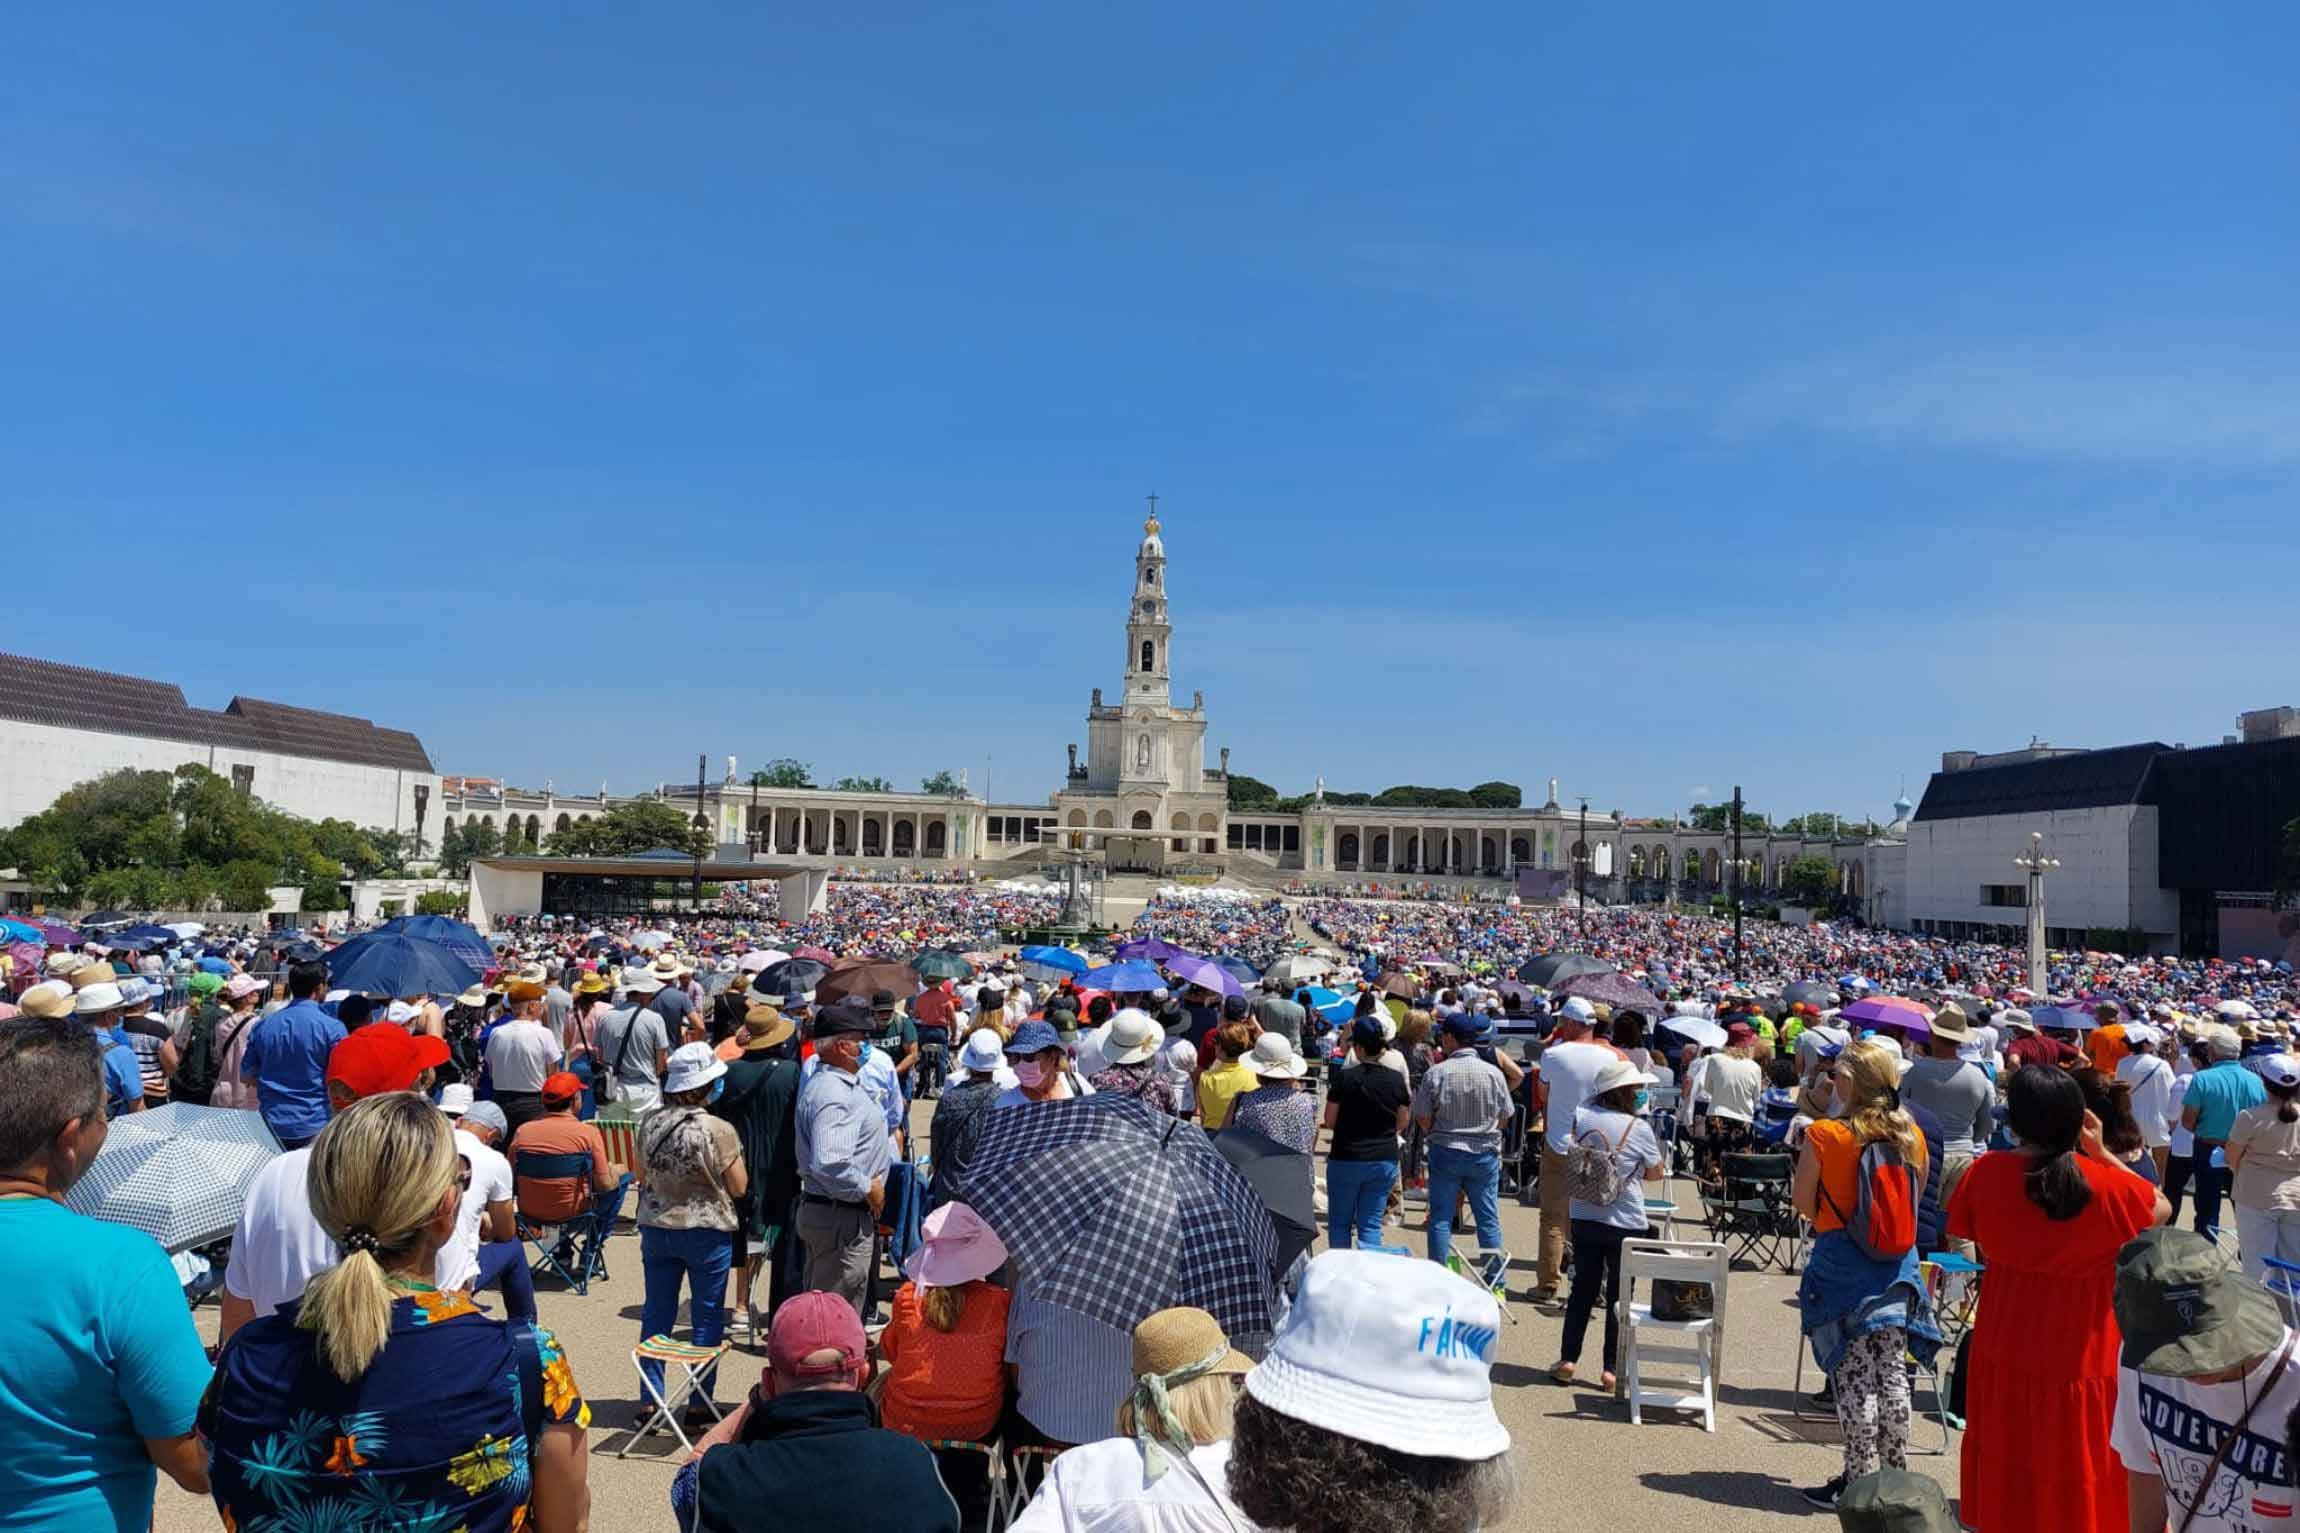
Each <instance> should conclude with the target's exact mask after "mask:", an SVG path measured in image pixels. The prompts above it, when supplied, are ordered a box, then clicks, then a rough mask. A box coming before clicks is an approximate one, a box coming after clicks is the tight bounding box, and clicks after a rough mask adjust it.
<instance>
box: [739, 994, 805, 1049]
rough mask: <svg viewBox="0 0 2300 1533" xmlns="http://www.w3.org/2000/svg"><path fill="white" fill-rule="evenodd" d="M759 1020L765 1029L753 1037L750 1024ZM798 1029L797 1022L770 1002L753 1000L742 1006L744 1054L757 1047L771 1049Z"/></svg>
mask: <svg viewBox="0 0 2300 1533" xmlns="http://www.w3.org/2000/svg"><path fill="white" fill-rule="evenodd" d="M759 1022H764V1023H765V1024H767V1030H766V1031H765V1032H763V1033H760V1034H758V1035H757V1036H756V1037H753V1036H752V1035H751V1032H750V1028H751V1025H752V1024H754V1023H759ZM798 1030H799V1029H798V1024H796V1023H794V1022H793V1021H791V1019H790V1018H789V1017H786V1016H784V1015H783V1014H782V1013H781V1012H780V1011H778V1010H777V1009H776V1008H775V1006H774V1005H773V1004H772V1003H771V1002H768V1001H753V1002H751V1004H750V1005H748V1006H746V1007H744V1008H743V1052H745V1053H746V1054H747V1053H750V1052H752V1051H754V1050H757V1049H771V1048H773V1047H775V1045H777V1044H779V1043H782V1042H785V1041H786V1040H788V1039H789V1037H790V1036H791V1034H793V1033H795V1032H797V1031H798Z"/></svg>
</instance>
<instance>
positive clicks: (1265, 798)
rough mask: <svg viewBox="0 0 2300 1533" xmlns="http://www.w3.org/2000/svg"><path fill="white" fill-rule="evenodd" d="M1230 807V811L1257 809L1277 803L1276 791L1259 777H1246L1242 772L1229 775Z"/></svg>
mask: <svg viewBox="0 0 2300 1533" xmlns="http://www.w3.org/2000/svg"><path fill="white" fill-rule="evenodd" d="M1229 788H1230V807H1231V808H1232V809H1259V808H1263V807H1266V806H1267V805H1270V804H1274V803H1276V802H1277V801H1278V790H1277V789H1275V788H1273V787H1271V786H1270V785H1269V784H1268V783H1266V782H1264V781H1262V779H1260V778H1259V777H1248V776H1247V775H1246V774H1245V773H1243V772H1232V773H1231V774H1230V783H1229Z"/></svg>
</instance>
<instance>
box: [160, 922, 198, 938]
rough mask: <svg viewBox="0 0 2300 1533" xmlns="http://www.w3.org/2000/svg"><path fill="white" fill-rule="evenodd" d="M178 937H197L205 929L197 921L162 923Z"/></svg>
mask: <svg viewBox="0 0 2300 1533" xmlns="http://www.w3.org/2000/svg"><path fill="white" fill-rule="evenodd" d="M162 924H164V925H165V926H166V927H167V928H168V930H170V931H172V932H174V933H175V934H176V935H177V936H179V937H197V936H198V935H199V934H200V933H201V932H204V931H206V930H207V927H206V926H204V925H203V924H201V923H200V922H198V921H168V922H164V923H162Z"/></svg>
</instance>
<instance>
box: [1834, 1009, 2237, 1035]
mask: <svg viewBox="0 0 2300 1533" xmlns="http://www.w3.org/2000/svg"><path fill="white" fill-rule="evenodd" d="M2239 1004H2241V1003H2239ZM2245 1010H2246V1011H2250V1010H2251V1008H2250V1007H2245ZM1844 1014H1845V1015H1846V1016H1848V1017H1849V1016H1851V1015H1852V1014H1853V1010H1852V1008H1851V1007H1849V1006H1848V1007H1846V1008H1845V1013H1844ZM2029 1020H2031V1021H2033V1022H2034V1023H2036V1025H2037V1026H2038V1027H2040V1028H2043V1029H2044V1030H2046V1031H2047V1032H2052V1031H2059V1032H2064V1033H2089V1032H2091V1031H2092V1030H2093V1029H2094V1028H2095V1027H2097V1026H2098V1025H2099V1024H2098V1023H2097V1022H2095V1021H2094V1020H2093V1016H2092V1013H2091V1012H2089V1011H2086V1010H2085V1009H2084V1008H2083V1007H2081V1006H2032V1007H2030V1008H2029Z"/></svg>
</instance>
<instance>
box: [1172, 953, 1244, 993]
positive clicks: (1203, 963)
mask: <svg viewBox="0 0 2300 1533" xmlns="http://www.w3.org/2000/svg"><path fill="white" fill-rule="evenodd" d="M1167 967H1168V968H1170V969H1172V970H1173V971H1174V975H1175V977H1176V978H1177V979H1182V980H1186V981H1188V982H1189V983H1191V984H1193V985H1196V986H1198V987H1199V988H1200V989H1203V990H1211V991H1213V992H1214V993H1215V994H1216V995H1244V994H1245V993H1246V991H1245V989H1244V987H1243V986H1241V985H1240V984H1239V983H1238V977H1237V976H1236V975H1235V974H1232V973H1231V972H1230V971H1229V970H1228V969H1225V968H1223V967H1222V966H1221V965H1220V964H1218V963H1216V962H1214V960H1213V959H1211V958H1191V957H1189V956H1187V955H1185V956H1183V957H1181V958H1177V959H1175V960H1174V961H1173V962H1172V963H1170V964H1168V965H1167Z"/></svg>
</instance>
